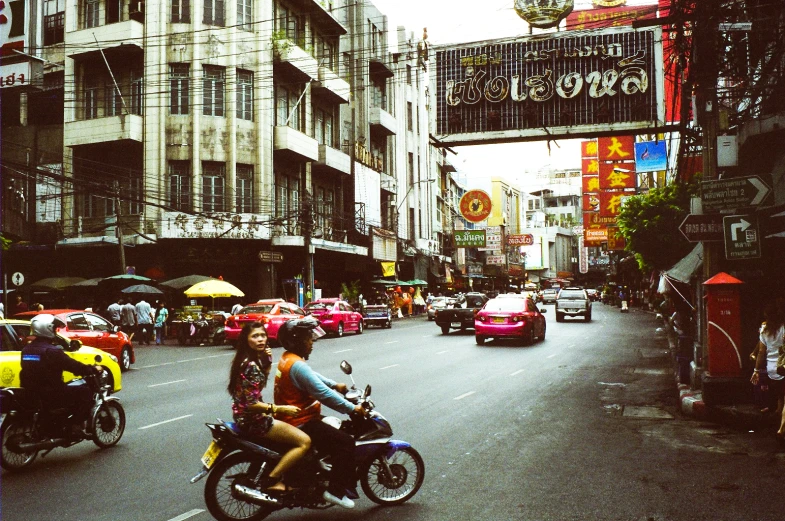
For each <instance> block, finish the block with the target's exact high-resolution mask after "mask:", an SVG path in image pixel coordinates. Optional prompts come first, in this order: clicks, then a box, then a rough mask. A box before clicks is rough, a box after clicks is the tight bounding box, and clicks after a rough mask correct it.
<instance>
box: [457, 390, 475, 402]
mask: <svg viewBox="0 0 785 521" xmlns="http://www.w3.org/2000/svg"><path fill="white" fill-rule="evenodd" d="M476 392H477V391H469V392H468V393H463V394H462V395H460V396H456V397H455V398H453V400H463V399H464V398H466V397H467V396H471V395H473V394H474V393H476Z"/></svg>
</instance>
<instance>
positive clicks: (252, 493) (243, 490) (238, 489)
mask: <svg viewBox="0 0 785 521" xmlns="http://www.w3.org/2000/svg"><path fill="white" fill-rule="evenodd" d="M234 492H235V493H236V494H237V496H238V499H242V500H244V501H247V502H248V503H252V504H254V505H261V506H270V505H272V506H278V505H279V502H278V500H277V499H275V498H274V497H272V496H268V495H267V494H265V493H264V492H262V491H260V490H256V489H253V488H250V487H246V486H245V485H235V486H234Z"/></svg>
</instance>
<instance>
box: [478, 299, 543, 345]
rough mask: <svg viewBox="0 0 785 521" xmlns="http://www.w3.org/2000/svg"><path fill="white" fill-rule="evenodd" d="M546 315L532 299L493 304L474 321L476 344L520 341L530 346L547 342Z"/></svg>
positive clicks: (506, 300) (484, 309)
mask: <svg viewBox="0 0 785 521" xmlns="http://www.w3.org/2000/svg"><path fill="white" fill-rule="evenodd" d="M544 312H545V309H542V310H541V309H539V308H538V307H537V304H535V303H534V300H532V299H530V298H526V299H519V298H495V299H492V300H489V301H488V302H486V303H485V305H484V306H483V308H482V309H481V310H480V311H478V312H477V315H476V316H475V318H474V340H475V342H476V343H477V345H480V346H481V345H483V344H484V343H485V341H486V340H487V339H489V338H495V339H503V338H516V339H520V340H521V341H523V342H524V343H526V344H533V343H534V339H535V338H539V339H540V340H545V330H546V324H545V316H544V315H543V313H544Z"/></svg>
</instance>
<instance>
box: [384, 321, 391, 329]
mask: <svg viewBox="0 0 785 521" xmlns="http://www.w3.org/2000/svg"><path fill="white" fill-rule="evenodd" d="M384 327H386V328H387V329H392V321H391V320H388V321H387V323H386V324H385V325H384Z"/></svg>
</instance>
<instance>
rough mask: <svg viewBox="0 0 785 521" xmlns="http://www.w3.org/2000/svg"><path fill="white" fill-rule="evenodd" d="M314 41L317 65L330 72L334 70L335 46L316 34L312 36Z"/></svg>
mask: <svg viewBox="0 0 785 521" xmlns="http://www.w3.org/2000/svg"><path fill="white" fill-rule="evenodd" d="M314 39H315V44H314V48H315V51H316V59H317V60H318V61H319V65H323V66H324V67H327V68H328V69H330V70H335V60H336V56H335V46H334V45H333V44H332V42H330V41H329V40H327V39H326V38H324V37H323V36H322V35H320V34H318V33H316V34H314Z"/></svg>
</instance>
